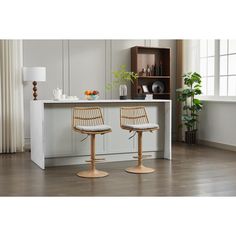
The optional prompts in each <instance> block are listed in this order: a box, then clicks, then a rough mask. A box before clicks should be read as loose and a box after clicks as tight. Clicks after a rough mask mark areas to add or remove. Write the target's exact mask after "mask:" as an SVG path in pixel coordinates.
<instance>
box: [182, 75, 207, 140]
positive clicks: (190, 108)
mask: <svg viewBox="0 0 236 236" xmlns="http://www.w3.org/2000/svg"><path fill="white" fill-rule="evenodd" d="M183 79H184V87H183V88H180V89H177V92H178V97H177V99H178V101H180V102H182V103H183V114H182V122H183V124H184V125H185V127H186V131H185V142H186V143H188V144H196V134H197V130H198V116H199V114H198V113H199V112H200V111H201V110H202V106H203V105H202V102H201V101H200V100H199V99H197V98H196V97H195V96H196V95H200V94H202V91H201V75H199V74H198V73H196V72H189V73H186V74H185V75H184V76H183Z"/></svg>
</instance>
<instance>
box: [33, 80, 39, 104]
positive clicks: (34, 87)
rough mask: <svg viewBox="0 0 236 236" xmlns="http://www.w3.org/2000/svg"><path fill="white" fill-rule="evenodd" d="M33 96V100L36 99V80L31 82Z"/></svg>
mask: <svg viewBox="0 0 236 236" xmlns="http://www.w3.org/2000/svg"><path fill="white" fill-rule="evenodd" d="M33 96H34V100H37V96H38V94H37V82H36V81H34V82H33Z"/></svg>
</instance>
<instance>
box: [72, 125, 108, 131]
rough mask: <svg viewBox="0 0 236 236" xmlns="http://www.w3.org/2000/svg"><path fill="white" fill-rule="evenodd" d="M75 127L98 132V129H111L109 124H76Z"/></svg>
mask: <svg viewBox="0 0 236 236" xmlns="http://www.w3.org/2000/svg"><path fill="white" fill-rule="evenodd" d="M75 128H76V129H79V130H83V131H87V132H99V131H108V130H111V127H110V126H109V125H91V126H82V125H77V126H76V127H75Z"/></svg>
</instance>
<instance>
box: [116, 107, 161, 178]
mask: <svg viewBox="0 0 236 236" xmlns="http://www.w3.org/2000/svg"><path fill="white" fill-rule="evenodd" d="M120 127H121V128H122V129H125V130H129V132H132V131H134V132H135V134H136V132H137V133H138V165H137V166H135V167H129V168H127V169H126V171H127V172H129V173H135V174H145V173H152V172H154V171H155V169H153V168H149V167H145V166H144V165H143V164H142V160H143V155H142V134H143V132H147V131H149V132H152V131H155V130H158V129H159V125H157V124H152V123H149V121H148V117H147V112H146V109H145V107H142V106H137V107H121V108H120ZM135 134H134V135H135ZM134 135H133V136H134ZM133 136H132V137H133Z"/></svg>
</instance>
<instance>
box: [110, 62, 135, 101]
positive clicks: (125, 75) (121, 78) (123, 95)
mask: <svg viewBox="0 0 236 236" xmlns="http://www.w3.org/2000/svg"><path fill="white" fill-rule="evenodd" d="M112 74H113V76H114V79H113V81H112V82H111V83H107V84H106V89H107V90H111V89H113V88H117V87H118V86H119V94H120V99H127V94H128V90H127V83H129V82H131V83H133V82H134V81H135V80H136V79H137V78H138V74H136V73H134V72H132V71H126V65H121V66H120V69H119V70H116V71H113V72H112Z"/></svg>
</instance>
